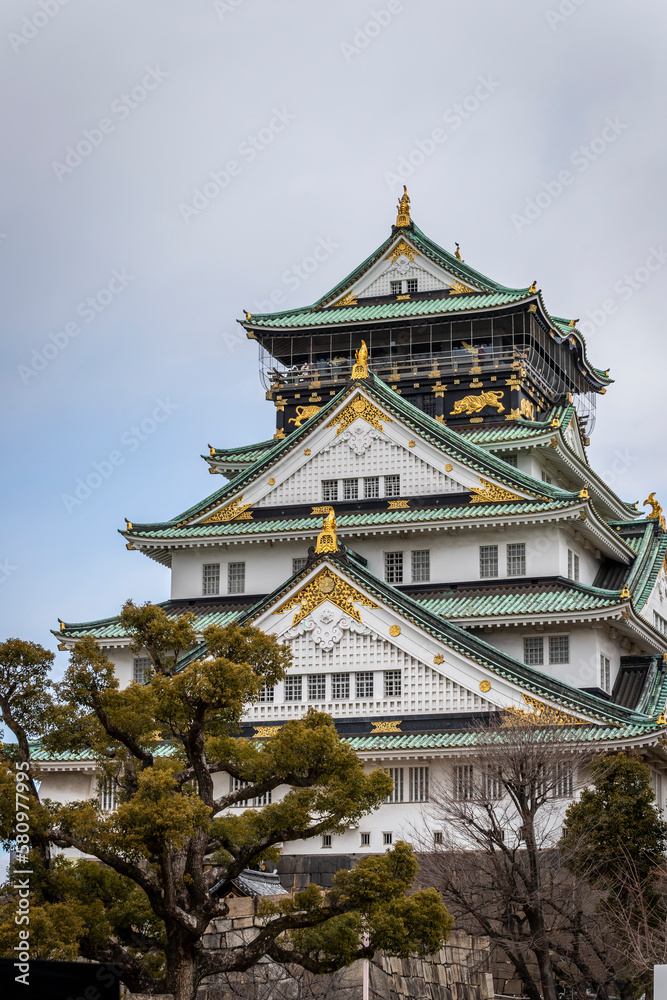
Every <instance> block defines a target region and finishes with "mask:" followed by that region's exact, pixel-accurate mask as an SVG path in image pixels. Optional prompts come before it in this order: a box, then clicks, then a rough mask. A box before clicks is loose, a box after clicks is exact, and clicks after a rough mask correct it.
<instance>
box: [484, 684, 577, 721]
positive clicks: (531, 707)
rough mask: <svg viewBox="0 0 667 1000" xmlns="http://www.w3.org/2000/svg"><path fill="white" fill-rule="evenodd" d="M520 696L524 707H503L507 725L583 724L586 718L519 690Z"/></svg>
mask: <svg viewBox="0 0 667 1000" xmlns="http://www.w3.org/2000/svg"><path fill="white" fill-rule="evenodd" d="M521 697H522V698H523V700H524V702H525V703H526V705H527V706H528V710H526V709H525V708H515V707H514V706H512V707H510V708H506V709H505V721H504V723H503V725H507V726H516V725H520V726H521V725H523V726H535V725H538V726H585V725H588V721H587V720H583V719H578V718H577V716H576V715H570V714H569V712H564V711H563V710H562V709H560V708H554V707H553V706H552V705H545V704H544V703H543V702H541V701H538V700H537V698H531V696H530V695H528V694H524V692H523V691H522V692H521Z"/></svg>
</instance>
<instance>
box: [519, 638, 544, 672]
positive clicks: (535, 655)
mask: <svg viewBox="0 0 667 1000" xmlns="http://www.w3.org/2000/svg"><path fill="white" fill-rule="evenodd" d="M523 662H524V663H527V664H528V666H530V667H540V666H541V665H542V664H543V663H544V639H543V638H542V636H540V635H531V636H526V638H525V639H524V640H523Z"/></svg>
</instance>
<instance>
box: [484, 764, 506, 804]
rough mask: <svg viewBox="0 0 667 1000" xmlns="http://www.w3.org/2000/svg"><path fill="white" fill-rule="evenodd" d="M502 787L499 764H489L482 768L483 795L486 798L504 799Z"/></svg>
mask: <svg viewBox="0 0 667 1000" xmlns="http://www.w3.org/2000/svg"><path fill="white" fill-rule="evenodd" d="M502 788H503V786H502V782H501V780H500V768H499V767H498V765H497V764H487V765H486V767H485V768H483V770H482V797H483V798H484V799H502V797H503V790H502Z"/></svg>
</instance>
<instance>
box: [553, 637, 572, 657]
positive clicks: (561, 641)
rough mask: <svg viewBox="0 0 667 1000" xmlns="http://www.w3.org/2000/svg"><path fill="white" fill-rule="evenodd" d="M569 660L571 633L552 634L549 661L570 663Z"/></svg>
mask: <svg viewBox="0 0 667 1000" xmlns="http://www.w3.org/2000/svg"><path fill="white" fill-rule="evenodd" d="M569 662H570V637H569V635H550V636H549V663H569Z"/></svg>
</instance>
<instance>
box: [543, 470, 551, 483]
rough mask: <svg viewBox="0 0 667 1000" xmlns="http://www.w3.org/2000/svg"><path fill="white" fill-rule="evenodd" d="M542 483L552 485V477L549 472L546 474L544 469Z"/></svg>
mask: <svg viewBox="0 0 667 1000" xmlns="http://www.w3.org/2000/svg"><path fill="white" fill-rule="evenodd" d="M542 482H543V483H551V476H550V475H549V473H548V472H545V471H544V469H543V470H542Z"/></svg>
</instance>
